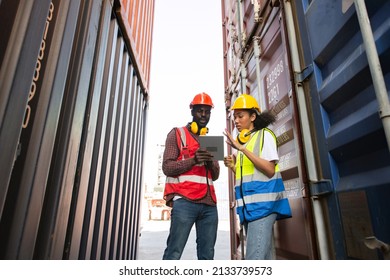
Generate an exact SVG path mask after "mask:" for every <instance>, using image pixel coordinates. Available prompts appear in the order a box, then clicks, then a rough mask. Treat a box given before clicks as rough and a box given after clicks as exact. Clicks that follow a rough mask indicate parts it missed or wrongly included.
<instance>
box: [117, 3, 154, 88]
mask: <svg viewBox="0 0 390 280" xmlns="http://www.w3.org/2000/svg"><path fill="white" fill-rule="evenodd" d="M114 5H115V7H116V8H115V9H116V12H117V16H118V20H119V24H120V25H121V26H122V32H123V34H124V38H125V40H126V42H127V44H128V45H129V47H131V49H132V59H133V60H134V61H135V64H136V65H137V67H139V69H138V70H139V73H140V81H141V85H142V87H143V91H145V92H148V89H149V81H150V63H151V60H150V58H151V53H152V30H153V15H154V0H115V1H114Z"/></svg>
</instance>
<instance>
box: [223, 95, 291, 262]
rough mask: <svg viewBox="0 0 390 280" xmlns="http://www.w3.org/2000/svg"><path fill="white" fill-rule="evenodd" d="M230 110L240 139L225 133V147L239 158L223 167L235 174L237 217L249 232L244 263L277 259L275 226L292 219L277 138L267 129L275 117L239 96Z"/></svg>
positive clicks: (252, 100)
mask: <svg viewBox="0 0 390 280" xmlns="http://www.w3.org/2000/svg"><path fill="white" fill-rule="evenodd" d="M231 110H233V111H234V112H233V116H234V124H235V126H236V128H237V130H238V131H239V132H240V135H239V136H238V137H237V139H234V138H233V137H232V135H231V134H230V133H229V132H228V131H225V133H224V134H225V136H226V137H227V140H226V143H227V144H228V145H230V146H231V147H232V148H234V149H236V150H237V155H236V156H232V155H230V156H227V157H226V158H225V159H224V164H225V166H227V167H229V168H231V169H232V170H233V172H235V174H236V184H235V194H236V201H237V214H238V215H239V218H240V223H241V224H242V225H243V226H244V229H245V232H246V257H245V259H248V260H253V259H274V258H275V256H274V254H273V251H274V248H273V242H272V241H273V240H272V229H273V225H274V223H275V221H276V220H278V219H282V218H289V217H291V209H290V205H289V202H288V200H287V198H286V193H285V190H284V185H283V181H282V178H281V176H280V172H279V167H278V164H277V163H278V160H279V157H278V153H277V143H276V136H275V134H274V133H273V132H272V131H271V130H270V129H268V128H267V126H269V125H270V124H272V123H273V122H274V121H275V117H274V116H273V115H272V114H271V113H269V112H263V113H261V112H260V107H259V105H258V103H257V101H256V99H255V98H254V97H252V96H251V95H248V94H243V95H240V96H239V97H238V98H237V99H236V101H235V102H234V104H233V106H232V108H231Z"/></svg>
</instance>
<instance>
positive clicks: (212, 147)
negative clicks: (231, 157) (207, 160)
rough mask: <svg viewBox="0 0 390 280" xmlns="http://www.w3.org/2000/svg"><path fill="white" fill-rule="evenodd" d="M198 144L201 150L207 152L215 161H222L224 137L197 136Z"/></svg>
mask: <svg viewBox="0 0 390 280" xmlns="http://www.w3.org/2000/svg"><path fill="white" fill-rule="evenodd" d="M199 144H200V147H201V148H202V149H205V150H207V151H209V152H210V153H211V154H212V155H213V156H214V159H215V160H223V157H224V137H223V136H199Z"/></svg>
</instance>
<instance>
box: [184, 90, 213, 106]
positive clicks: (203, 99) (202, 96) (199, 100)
mask: <svg viewBox="0 0 390 280" xmlns="http://www.w3.org/2000/svg"><path fill="white" fill-rule="evenodd" d="M194 105H209V106H211V107H212V108H214V104H213V101H212V100H211V97H210V96H209V95H208V94H207V93H205V92H202V93H198V94H197V95H195V97H194V99H193V100H192V101H191V103H190V109H192V107H193V106H194Z"/></svg>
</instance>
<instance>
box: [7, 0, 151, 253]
mask: <svg viewBox="0 0 390 280" xmlns="http://www.w3.org/2000/svg"><path fill="white" fill-rule="evenodd" d="M111 2H112V1H108V0H107V1H102V2H99V1H91V2H87V1H62V0H53V1H52V2H50V1H47V3H46V4H44V2H42V1H41V2H40V5H41V6H39V5H35V4H33V1H31V2H30V1H28V4H27V2H24V1H22V2H20V3H19V2H12V3H13V4H14V6H12V5H11V4H12V3H11V2H9V1H2V5H1V6H0V7H1V8H3V7H8V8H9V7H12V8H13V9H12V10H13V11H14V13H15V16H14V18H13V19H12V20H11V22H12V21H13V24H14V25H13V26H15V29H16V28H18V30H20V26H21V24H24V26H25V27H26V28H27V29H26V31H27V32H26V33H25V34H26V37H23V36H24V33H21V34H19V33H18V32H15V31H14V30H12V29H11V30H12V31H11V32H10V33H9V34H4V39H5V40H4V42H7V44H8V45H7V47H6V48H2V49H6V51H8V50H9V48H17V44H18V43H19V42H23V40H21V41H20V40H17V39H16V37H18V36H21V38H22V39H24V40H25V41H26V42H28V43H29V44H28V48H24V47H23V44H22V45H20V46H21V47H20V48H19V49H20V52H14V59H11V60H8V56H7V55H2V56H1V57H2V59H3V62H4V65H8V66H10V68H9V69H20V68H21V67H24V69H23V71H24V76H23V75H18V72H8V73H7V72H6V71H5V69H4V68H3V67H2V69H1V71H0V72H1V77H3V78H4V79H1V82H2V83H3V84H4V85H7V84H8V85H10V86H7V87H4V89H5V88H9V89H10V90H8V91H5V90H3V87H2V91H1V94H0V98H1V100H2V101H3V100H4V101H5V100H7V99H9V100H13V99H15V100H16V99H17V100H18V101H19V102H20V101H21V98H22V97H23V96H25V102H21V106H15V104H13V103H12V102H5V103H2V104H3V105H4V106H2V107H1V110H2V112H3V113H4V114H2V116H3V117H2V119H1V129H2V130H1V135H2V138H0V139H1V142H0V143H1V149H2V151H3V149H4V148H5V147H11V146H13V147H14V148H13V149H10V150H9V155H8V153H3V152H2V153H1V165H2V166H3V167H4V168H3V169H2V171H1V172H2V173H1V177H0V180H1V183H0V185H1V187H2V193H1V201H2V204H1V209H2V212H1V224H0V225H1V226H0V248H1V249H0V257H1V258H2V259H32V258H34V259H135V258H136V257H137V243H138V235H139V222H140V221H139V216H140V201H141V193H142V185H143V170H142V167H143V155H144V142H145V141H144V139H145V123H146V118H147V110H146V109H147V100H146V97H147V94H146V92H145V91H144V87H142V86H140V84H142V83H141V81H140V78H139V77H141V76H142V73H140V72H138V70H137V69H140V65H136V64H134V62H135V61H134V60H133V59H132V58H133V57H134V54H133V53H132V48H131V46H129V45H127V43H128V42H127V40H126V39H125V38H124V37H123V36H122V34H123V32H122V31H121V29H120V25H119V24H118V22H117V20H116V18H115V13H114V11H113V7H112V4H111ZM4 3H6V4H8V5H4V6H3V4H4ZM34 3H35V2H34ZM27 6H28V7H27ZM27 8H29V9H27ZM45 9H46V12H45ZM21 11H27V12H28V13H32V14H33V15H34V16H32V17H28V16H26V15H23V16H20V15H18V13H19V12H21ZM1 13H4V11H3V10H1V9H0V14H1ZM151 16H152V15H151ZM25 18H29V19H30V20H29V21H26V22H24V21H23V20H22V19H25ZM148 20H149V21H150V20H151V21H152V19H150V18H149V19H148ZM0 21H1V24H4V22H3V18H1V19H0ZM31 21H33V22H31ZM38 23H39V24H38ZM10 26H12V25H11V24H10ZM30 29H31V30H30ZM148 31H150V32H151V29H149V30H148ZM38 32H40V33H38ZM29 33H31V34H34V36H33V37H32V38H35V37H39V36H36V35H37V34H42V36H41V39H39V40H36V41H34V40H32V41H31V38H29V35H28V34H29ZM145 36H146V35H145ZM147 36H149V37H150V36H151V35H150V34H148V35H147ZM14 37H15V38H14ZM2 39H3V37H2ZM34 42H35V47H36V48H34ZM148 47H150V46H148ZM22 58H25V59H23V60H21V59H22ZM29 61H31V62H34V63H30V64H31V67H27V64H26V63H27V62H29ZM12 63H14V64H12ZM34 65H35V66H36V67H33V66H34ZM26 77H27V78H26ZM28 77H29V78H28ZM15 78H20V80H18V92H17V93H16V92H14V91H13V90H12V88H13V86H12V82H13V81H14V80H15ZM32 82H33V86H31V83H32ZM31 89H33V90H34V94H31V92H30V90H31ZM23 92H24V93H25V95H23ZM29 92H30V94H29ZM26 105H27V108H28V109H27V110H29V111H31V112H32V113H33V114H27V115H26V116H30V117H28V118H27V117H26V118H25V120H23V118H22V116H23V115H24V114H25V112H26ZM29 111H27V112H29ZM7 112H13V120H12V121H11V116H9V115H7V114H9V113H7ZM16 115H20V116H21V117H19V118H16ZM24 124H25V125H24ZM23 127H24V128H23ZM12 131H15V133H12ZM18 131H19V132H20V131H21V134H20V137H19V133H18ZM15 137H16V138H15ZM17 137H19V141H18V140H15V139H17ZM18 143H19V144H18ZM17 147H18V150H17ZM7 157H8V158H7ZM12 158H15V164H13V161H12V160H10V159H12Z"/></svg>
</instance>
